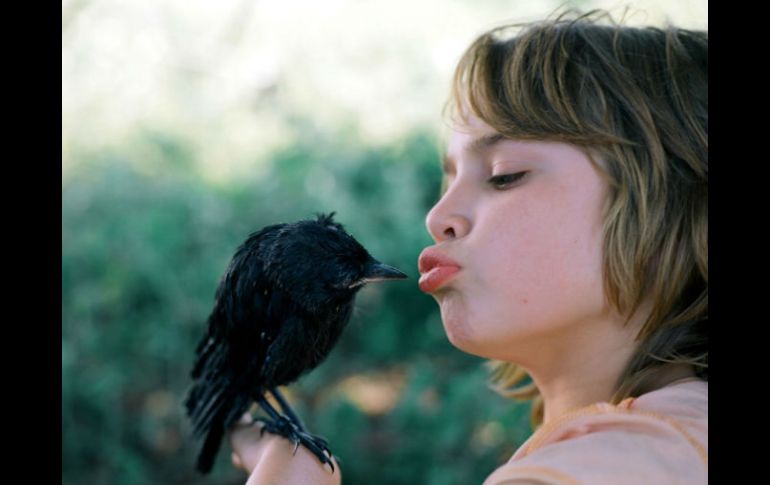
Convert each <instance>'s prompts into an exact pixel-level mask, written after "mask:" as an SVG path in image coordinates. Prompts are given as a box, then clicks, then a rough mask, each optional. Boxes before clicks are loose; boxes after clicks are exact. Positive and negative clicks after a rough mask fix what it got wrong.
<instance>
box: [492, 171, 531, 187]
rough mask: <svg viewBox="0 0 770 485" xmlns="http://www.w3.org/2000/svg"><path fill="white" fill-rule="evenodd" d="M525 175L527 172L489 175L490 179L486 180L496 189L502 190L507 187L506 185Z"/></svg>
mask: <svg viewBox="0 0 770 485" xmlns="http://www.w3.org/2000/svg"><path fill="white" fill-rule="evenodd" d="M525 175H527V172H518V173H507V174H504V175H495V176H494V177H490V179H489V180H487V183H489V184H490V185H491V186H492V187H494V188H495V189H497V190H504V189H506V188H508V186H510V185H512V184H514V183H515V182H518V181H519V180H521V179H522V178H524V176H525Z"/></svg>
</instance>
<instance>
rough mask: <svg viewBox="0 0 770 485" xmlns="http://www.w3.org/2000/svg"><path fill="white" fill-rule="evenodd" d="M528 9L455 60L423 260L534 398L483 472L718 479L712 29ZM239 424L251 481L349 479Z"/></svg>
mask: <svg viewBox="0 0 770 485" xmlns="http://www.w3.org/2000/svg"><path fill="white" fill-rule="evenodd" d="M605 18H606V19H609V20H610V22H609V23H608V25H604V24H603V23H602V22H601V21H602V20H603V19H605ZM517 27H521V26H517ZM524 27H525V29H524V30H521V31H519V32H517V34H516V36H510V35H506V34H507V32H508V31H509V29H508V28H500V29H495V30H493V31H490V32H488V33H486V34H484V35H482V36H481V37H479V38H478V39H477V40H476V41H475V42H474V43H473V44H472V45H471V46H470V48H469V49H468V50H467V51H466V53H465V55H464V56H463V58H462V59H461V61H460V63H459V65H458V68H457V71H456V74H455V79H454V85H453V92H452V97H451V99H450V103H449V105H448V106H449V107H450V108H451V110H450V114H451V119H452V122H453V124H452V133H451V135H450V137H449V143H448V147H447V152H446V156H445V157H444V173H445V183H444V190H443V194H442V197H441V199H440V200H439V202H438V203H436V205H435V206H434V207H433V208H432V209H431V211H430V212H429V214H428V216H427V220H426V223H427V227H428V231H429V232H430V234H431V236H432V237H433V239H434V240H435V241H436V245H435V246H432V247H430V248H426V250H425V251H423V253H422V255H421V257H420V261H419V268H420V272H421V273H422V277H421V279H420V288H421V289H422V290H423V291H425V292H428V293H430V294H431V295H432V296H433V297H434V298H435V299H436V301H437V302H438V304H439V306H440V309H441V316H442V321H443V324H444V328H445V331H446V333H447V336H448V338H449V340H450V341H451V342H452V343H453V344H454V345H455V346H456V347H458V348H459V349H461V350H463V351H465V352H469V353H472V354H475V355H479V356H482V357H486V358H489V359H492V362H493V368H494V372H493V380H494V382H495V383H496V384H497V387H498V388H499V389H500V390H501V392H504V393H506V394H508V395H510V396H512V397H516V398H529V399H534V406H533V414H532V421H533V425H534V427H535V433H534V434H533V435H532V436H531V437H530V438H529V439H528V440H527V441H526V442H525V443H524V444H523V445H522V446H521V447H520V448H519V449H518V450H517V451H516V453H515V454H514V455H513V457H511V459H510V460H509V461H508V463H505V464H502V466H501V467H500V468H498V469H497V470H495V471H490V472H491V475H490V476H489V477H488V478H487V479H486V481H485V482H484V483H485V485H502V484H511V485H513V484H535V483H538V484H542V483H547V484H560V485H561V484H578V483H590V484H636V483H639V484H649V483H693V484H703V483H707V481H708V461H707V450H708V438H707V430H708V382H707V381H708V374H707V372H708V350H707V340H708V333H707V332H708V331H707V324H708V264H707V256H708V251H707V232H708V231H707V228H708V144H707V135H708V101H707V97H708V96H707V94H708V75H707V71H708V61H707V57H708V36H707V34H706V33H705V32H695V31H688V30H682V29H676V28H673V27H669V28H667V29H656V28H630V27H625V26H619V25H616V24H614V23H612V22H611V19H610V18H609V16H608V15H607V14H606V13H605V12H601V11H592V12H589V13H587V14H585V15H578V16H576V17H575V18H573V19H570V18H569V12H567V13H565V14H562V15H561V16H560V17H558V18H556V19H554V20H549V21H546V22H540V23H534V24H530V25H526V26H524ZM527 376H528V377H530V378H531V383H530V384H528V385H526V386H523V387H519V388H514V387H513V386H515V385H516V384H518V383H520V382H521V381H522V380H523V379H524V378H525V377H527ZM231 443H232V445H233V449H234V450H235V453H234V462H235V463H236V465H239V466H241V467H243V468H245V469H246V470H247V471H249V472H252V475H251V477H250V481H252V480H253V481H254V482H253V483H283V482H279V481H275V482H271V481H270V480H279V479H280V480H289V481H291V482H292V483H330V484H332V483H334V484H337V483H340V475H339V473H334V474H332V473H330V470H329V468H328V467H326V469H324V468H323V467H321V466H320V463H319V462H318V460H317V459H315V458H314V457H313V456H312V455H310V454H309V453H308V452H306V450H303V451H302V452H300V451H298V452H297V457H299V458H297V457H295V459H291V451H292V446H291V444H289V443H288V442H285V440H281V439H280V438H277V437H272V436H268V435H265V437H264V438H262V439H261V440H260V439H259V431H258V429H255V428H254V427H247V426H243V427H239V428H238V429H237V430H236V431H235V432H234V433H233V434H232V436H231ZM300 450H302V448H300ZM337 469H338V468H337ZM287 477H290V478H287ZM297 477H302V478H297ZM297 480H299V481H297ZM287 483H289V482H287Z"/></svg>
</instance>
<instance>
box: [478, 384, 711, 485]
mask: <svg viewBox="0 0 770 485" xmlns="http://www.w3.org/2000/svg"><path fill="white" fill-rule="evenodd" d="M707 483H708V382H706V381H704V380H701V379H698V378H697V377H689V378H685V379H680V380H678V381H675V382H672V383H671V384H669V385H667V386H665V387H663V388H661V389H657V390H655V391H652V392H649V393H647V394H643V395H641V396H639V397H637V398H628V399H625V400H624V401H622V402H621V403H619V404H618V405H612V404H610V403H608V402H600V403H596V404H593V405H590V406H586V407H584V408H579V409H577V410H573V411H569V412H567V413H565V414H563V415H561V416H560V417H558V418H556V419H554V420H553V421H550V422H548V423H546V424H544V425H543V426H541V427H539V428H538V429H537V430H536V431H535V433H534V434H533V435H532V436H530V437H529V439H528V440H527V441H525V442H524V443H523V444H522V445H521V446H520V447H519V449H518V450H517V451H516V453H514V454H513V456H512V457H511V459H510V460H509V461H508V462H507V463H506V464H505V465H503V466H501V467H500V468H498V469H497V470H495V471H494V472H493V473H492V474H491V475H490V476H489V477H487V479H486V480H485V481H484V484H483V485H534V484H547V485H577V484H585V485H610V484H612V485H637V484H639V485H642V484H644V485H650V484H667V485H677V484H682V485H685V484H687V485H690V484H692V485H705V484H707Z"/></svg>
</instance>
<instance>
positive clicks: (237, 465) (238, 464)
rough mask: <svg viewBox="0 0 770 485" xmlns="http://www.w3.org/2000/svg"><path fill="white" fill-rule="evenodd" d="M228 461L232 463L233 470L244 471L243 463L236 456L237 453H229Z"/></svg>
mask: <svg viewBox="0 0 770 485" xmlns="http://www.w3.org/2000/svg"><path fill="white" fill-rule="evenodd" d="M230 460H232V462H233V466H234V467H235V468H239V469H241V470H244V468H243V463H242V462H241V457H240V456H238V454H237V453H235V452H233V453H231V454H230Z"/></svg>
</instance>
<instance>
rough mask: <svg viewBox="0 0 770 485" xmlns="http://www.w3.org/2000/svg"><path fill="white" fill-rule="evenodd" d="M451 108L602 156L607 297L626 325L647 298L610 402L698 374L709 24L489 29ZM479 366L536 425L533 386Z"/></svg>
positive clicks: (584, 21) (704, 280)
mask: <svg viewBox="0 0 770 485" xmlns="http://www.w3.org/2000/svg"><path fill="white" fill-rule="evenodd" d="M605 19H606V20H608V21H609V22H607V25H602V22H601V21H602V20H605ZM522 27H523V30H521V31H520V32H519V33H518V34H517V35H515V36H510V35H506V33H507V32H508V31H509V30H510V29H512V28H519V29H521V28H522ZM447 108H448V109H449V112H450V114H451V116H452V118H453V119H454V120H456V119H457V118H458V117H459V118H460V119H463V118H464V117H465V116H466V115H467V114H468V112H470V113H473V114H474V115H476V116H478V117H479V118H480V119H482V120H483V121H484V122H485V123H487V124H488V125H490V126H491V127H493V128H494V129H496V130H497V131H498V132H500V133H501V134H503V135H504V136H506V137H509V138H518V139H537V140H551V141H560V142H565V143H571V144H573V145H575V146H577V147H580V148H581V149H583V150H584V151H585V152H586V154H588V155H589V158H590V159H591V160H592V163H594V164H596V162H595V160H594V159H593V157H592V155H591V154H596V155H598V156H599V157H601V159H602V160H603V161H604V162H605V163H604V165H605V166H604V167H603V169H602V173H603V175H604V176H605V177H606V179H607V181H608V182H609V186H610V193H609V200H608V205H607V210H606V212H605V214H604V243H603V244H604V246H603V249H604V261H603V273H604V290H605V294H606V295H607V298H608V301H609V302H610V303H611V304H612V305H614V307H615V308H616V309H617V310H618V311H619V312H620V314H622V315H628V320H630V319H631V316H632V315H633V314H634V313H635V312H636V310H637V309H638V308H640V306H641V305H642V303H643V302H644V301H645V300H647V299H650V301H651V302H652V307H651V308H652V310H651V313H650V314H649V317H648V318H647V319H646V321H645V322H644V324H643V326H642V327H641V330H640V332H639V334H638V335H637V349H636V351H635V353H634V354H633V355H632V357H631V359H630V360H629V362H628V364H627V366H626V368H625V369H624V370H623V372H622V374H621V376H620V378H619V379H618V381H617V382H616V386H615V393H614V395H613V396H612V398H611V402H613V403H618V402H620V401H621V400H623V399H624V398H626V397H630V396H638V395H641V394H643V393H645V392H649V391H650V390H653V388H654V381H655V379H656V376H658V375H659V374H660V372H661V367H662V366H663V365H664V364H666V363H686V364H689V365H692V366H694V368H695V370H696V375H698V376H699V377H701V378H703V379H705V380H708V348H707V346H708V327H707V324H708V34H707V32H701V31H692V30H684V29H680V28H676V27H673V26H670V25H669V26H667V27H666V28H662V29H661V28H655V27H645V28H635V27H628V26H621V25H619V24H618V23H616V22H615V21H614V20H613V19H612V17H611V16H610V14H609V13H607V12H606V11H603V10H592V11H590V12H588V13H585V14H581V13H579V12H576V11H574V10H568V11H566V12H564V13H563V14H561V15H559V16H558V17H556V18H554V19H550V20H545V21H541V22H534V23H528V24H516V25H508V26H504V27H499V28H496V29H493V30H491V31H489V32H487V33H485V34H483V35H481V36H480V37H479V38H478V39H476V40H475V41H474V42H473V44H472V45H471V46H470V47H469V48H468V49H467V51H466V52H465V54H464V55H463V57H462V59H461V60H460V62H459V64H458V66H457V69H456V71H455V77H454V83H453V87H452V93H451V96H450V99H449V101H448V103H447ZM628 320H627V321H626V323H628ZM489 365H490V367H491V369H492V373H491V383H492V385H493V386H494V388H495V389H497V390H498V391H499V392H501V393H502V394H504V395H507V396H509V397H513V398H517V399H532V400H534V401H533V407H532V416H531V420H532V424H533V427H537V426H539V425H540V424H542V418H543V402H542V398H541V396H540V394H539V391H538V389H537V388H536V386H535V384H534V383H531V382H530V383H529V384H527V385H523V386H520V387H518V388H517V387H515V386H516V384H519V383H520V382H521V381H523V380H525V379H526V378H527V377H528V374H527V372H526V371H525V370H524V369H523V368H521V367H520V366H518V365H516V364H514V363H510V362H498V361H491V362H490V363H489Z"/></svg>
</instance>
